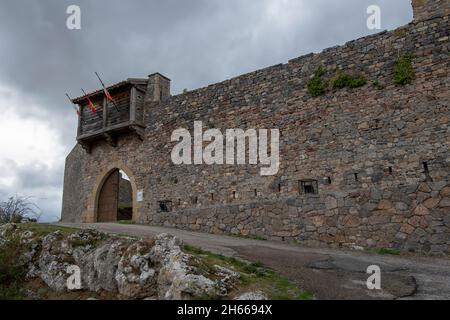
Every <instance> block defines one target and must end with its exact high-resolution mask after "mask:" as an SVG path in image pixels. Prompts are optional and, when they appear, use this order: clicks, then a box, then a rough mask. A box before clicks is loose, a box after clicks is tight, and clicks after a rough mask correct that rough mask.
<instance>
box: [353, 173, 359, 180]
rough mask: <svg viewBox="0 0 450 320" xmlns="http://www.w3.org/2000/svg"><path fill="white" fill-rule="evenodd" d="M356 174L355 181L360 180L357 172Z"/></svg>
mask: <svg viewBox="0 0 450 320" xmlns="http://www.w3.org/2000/svg"><path fill="white" fill-rule="evenodd" d="M354 175H355V181H358V180H359V177H358V174H357V173H355V174H354Z"/></svg>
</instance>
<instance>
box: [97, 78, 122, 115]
mask: <svg viewBox="0 0 450 320" xmlns="http://www.w3.org/2000/svg"><path fill="white" fill-rule="evenodd" d="M94 73H95V75H96V76H97V78H98V80H99V81H100V83H101V84H102V87H103V90H104V91H105V93H106V91H107V89H106V86H105V84H104V83H103V81H102V79H101V78H100V76H99V75H98V73H97V72H94ZM111 99H112V97H111ZM112 103H113V105H114V108H116V111H117V112H119V108H117V105H116V102H115V101H114V99H112Z"/></svg>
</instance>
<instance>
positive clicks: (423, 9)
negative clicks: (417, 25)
mask: <svg viewBox="0 0 450 320" xmlns="http://www.w3.org/2000/svg"><path fill="white" fill-rule="evenodd" d="M412 6H413V12H414V21H422V20H428V19H432V18H435V17H442V16H446V15H449V14H450V0H412Z"/></svg>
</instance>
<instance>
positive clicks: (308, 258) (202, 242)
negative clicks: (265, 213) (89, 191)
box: [59, 223, 450, 300]
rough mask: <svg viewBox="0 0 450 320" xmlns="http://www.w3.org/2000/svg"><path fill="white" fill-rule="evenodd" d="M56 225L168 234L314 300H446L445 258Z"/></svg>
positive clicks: (116, 228)
mask: <svg viewBox="0 0 450 320" xmlns="http://www.w3.org/2000/svg"><path fill="white" fill-rule="evenodd" d="M59 225H63V226H68V227H76V228H96V229H98V230H102V231H106V232H111V233H119V234H126V235H130V236H138V237H148V236H153V235H155V234H159V233H169V234H173V235H174V236H177V237H179V238H181V239H182V240H183V241H184V242H185V243H187V244H190V245H193V246H197V247H201V248H203V249H204V250H208V251H212V252H216V253H222V254H224V255H228V256H234V257H239V258H241V259H245V260H248V261H254V262H257V261H259V262H262V263H263V264H264V265H266V266H268V267H270V268H272V269H274V270H276V271H277V272H279V273H280V274H282V275H284V276H286V277H288V278H289V279H290V280H291V281H293V282H295V283H296V284H297V285H298V286H299V287H300V288H302V289H303V290H306V291H309V292H312V293H314V295H315V297H316V298H317V299H448V300H450V259H448V258H430V257H417V256H401V257H397V256H389V255H377V254H372V253H367V252H356V251H341V250H332V249H316V248H307V247H302V246H299V245H290V244H285V243H278V242H271V241H259V240H249V239H241V238H235V237H229V236H219V235H211V234H205V233H198V232H190V231H183V230H177V229H170V228H162V227H151V226H143V225H122V224H113V223H102V224H67V223H61V224H59ZM371 265H377V266H379V267H380V268H381V286H382V289H381V290H373V291H372V290H368V289H367V286H366V280H367V278H368V277H369V274H367V273H366V270H367V267H368V266H371Z"/></svg>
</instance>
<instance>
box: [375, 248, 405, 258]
mask: <svg viewBox="0 0 450 320" xmlns="http://www.w3.org/2000/svg"><path fill="white" fill-rule="evenodd" d="M375 252H376V253H378V254H390V255H393V256H398V255H400V253H401V252H400V250H398V249H392V248H378V249H376V250H375Z"/></svg>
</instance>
